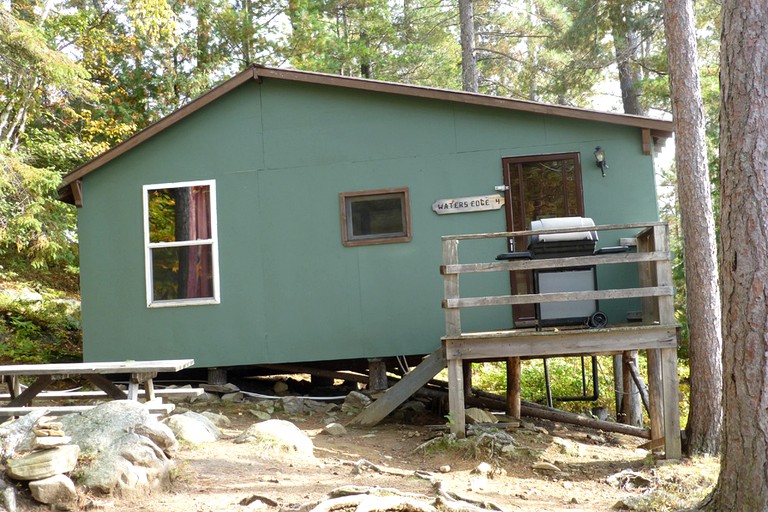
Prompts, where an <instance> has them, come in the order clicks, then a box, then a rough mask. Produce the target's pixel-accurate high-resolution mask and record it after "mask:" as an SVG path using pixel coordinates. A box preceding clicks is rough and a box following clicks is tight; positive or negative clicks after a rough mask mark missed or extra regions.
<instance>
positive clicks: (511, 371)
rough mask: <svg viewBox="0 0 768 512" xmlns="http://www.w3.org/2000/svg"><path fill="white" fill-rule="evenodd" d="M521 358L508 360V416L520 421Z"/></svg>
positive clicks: (509, 358)
mask: <svg viewBox="0 0 768 512" xmlns="http://www.w3.org/2000/svg"><path fill="white" fill-rule="evenodd" d="M520 406H521V400H520V358H519V357H508V358H507V407H506V411H505V412H506V414H507V416H511V417H513V418H515V419H516V420H519V419H520Z"/></svg>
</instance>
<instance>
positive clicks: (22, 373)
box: [0, 359, 195, 416]
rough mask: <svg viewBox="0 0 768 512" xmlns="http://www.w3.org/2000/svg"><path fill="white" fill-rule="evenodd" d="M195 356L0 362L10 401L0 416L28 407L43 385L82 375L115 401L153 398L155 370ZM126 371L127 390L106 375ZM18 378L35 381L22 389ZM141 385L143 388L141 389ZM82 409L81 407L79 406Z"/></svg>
mask: <svg viewBox="0 0 768 512" xmlns="http://www.w3.org/2000/svg"><path fill="white" fill-rule="evenodd" d="M193 364H195V360H194V359H164V360H156V361H116V362H95V363H53V364H18V365H0V382H3V383H5V384H6V385H7V386H8V391H9V398H10V401H9V402H7V403H4V404H2V405H0V415H2V416H8V415H17V414H18V413H19V411H20V410H21V409H23V408H28V407H30V406H31V404H32V401H33V400H34V399H35V398H38V397H39V396H42V395H41V393H43V392H44V391H45V390H46V388H48V387H49V385H50V384H51V383H52V382H54V381H55V380H61V379H65V378H69V377H76V376H79V377H83V378H85V379H86V380H87V381H89V382H90V383H91V384H93V385H94V386H95V387H97V388H99V389H100V390H101V391H103V392H104V393H106V395H107V396H108V397H109V398H112V399H115V400H138V399H139V395H142V396H145V397H146V400H147V402H153V401H155V399H156V392H155V387H154V384H153V379H154V378H155V377H157V374H158V373H172V372H178V371H180V370H183V369H184V368H189V367H190V366H192V365H193ZM114 374H127V375H129V380H128V391H127V392H126V391H124V390H122V389H120V388H119V387H117V386H116V385H115V384H114V383H113V382H112V381H111V380H109V379H108V378H107V377H105V375H114ZM19 377H34V378H35V380H34V382H32V384H30V385H29V386H28V387H27V388H26V389H22V387H21V384H20V382H19ZM141 386H143V387H144V389H143V392H141V390H140V388H141ZM80 408H82V407H80Z"/></svg>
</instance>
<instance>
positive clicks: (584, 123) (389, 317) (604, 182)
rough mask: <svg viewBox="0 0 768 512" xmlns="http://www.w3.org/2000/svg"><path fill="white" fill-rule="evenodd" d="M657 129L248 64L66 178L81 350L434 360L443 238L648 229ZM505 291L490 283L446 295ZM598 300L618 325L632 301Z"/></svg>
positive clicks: (664, 131)
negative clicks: (430, 356) (600, 158)
mask: <svg viewBox="0 0 768 512" xmlns="http://www.w3.org/2000/svg"><path fill="white" fill-rule="evenodd" d="M671 134H672V125H671V123H669V122H666V121H660V120H654V119H648V118H643V117H636V116H627V115H620V114H610V113H599V112H594V111H588V110H581V109H576V108H570V107H563V106H553V105H544V104H539V103H534V102H527V101H520V100H512V99H506V98H498V97H491V96H484V95H480V94H470V93H463V92H455V91H447V90H439V89H432V88H425V87H416V86H410V85H400V84H392V83H384V82H377V81H371V80H362V79H356V78H348V77H338V76H330V75H324V74H316V73H308V72H300V71H289V70H282V69H271V68H263V67H251V68H248V69H246V70H245V71H243V72H242V73H240V74H239V75H237V76H235V77H234V78H232V79H230V80H229V81H227V82H225V83H223V84H222V85H220V86H219V87H217V88H215V89H213V90H211V91H210V92H208V93H207V94H205V95H203V96H201V97H200V98H198V99H196V100H195V101H193V102H191V103H190V104H188V105H187V106H185V107H183V108H181V109H180V110H178V111H176V112H175V113H173V114H171V115H170V116H168V117H166V118H164V119H162V120H161V121H159V122H157V123H155V124H153V125H151V126H150V127H148V128H146V129H145V130H143V131H141V132H139V133H138V134H136V135H135V136H133V137H131V138H130V139H128V140H126V141H125V142H123V143H122V144H120V145H118V146H117V147H115V148H113V149H112V150H110V151H108V152H106V153H104V154H103V155H101V156H99V157H97V158H95V159H94V160H92V161H91V162H89V163H87V164H85V165H84V166H82V167H80V168H78V169H76V170H75V171H73V172H71V173H70V174H69V175H67V176H66V177H65V180H64V183H63V185H62V188H61V198H62V200H65V201H68V202H72V203H74V204H76V205H77V206H78V218H79V224H78V229H79V240H80V257H81V289H82V300H83V310H82V311H83V330H84V358H85V360H86V361H105V360H126V359H133V360H146V359H166V358H182V357H183V358H194V359H195V361H196V365H197V366H198V367H209V368H210V367H219V368H221V367H235V366H241V365H258V364H274V363H298V362H313V361H339V360H352V359H365V358H378V357H392V356H402V355H414V354H426V353H430V352H432V351H434V350H435V349H436V348H437V347H438V346H439V344H440V337H441V336H442V335H443V334H444V332H445V321H444V314H443V310H442V309H441V299H442V296H443V295H442V294H443V289H442V286H443V282H442V279H441V276H440V273H439V266H440V263H441V243H440V237H441V235H447V234H461V233H485V232H502V231H512V230H515V229H525V228H527V227H528V226H529V225H530V221H531V220H533V218H534V217H536V216H538V215H541V216H586V217H590V218H592V219H593V220H594V222H595V223H596V224H626V223H633V222H645V221H655V220H657V219H658V211H657V201H656V191H655V177H654V166H653V158H654V153H655V152H656V151H657V150H658V148H659V147H660V145H661V144H662V143H663V141H664V140H665V139H666V138H668V137H670V136H671ZM597 146H600V147H601V148H603V150H604V151H605V153H606V161H607V163H608V168H607V169H605V174H606V175H605V177H603V175H602V173H601V169H600V168H599V167H598V165H597V164H596V160H595V156H594V152H595V148H596V147H597ZM433 205H434V209H433ZM435 210H437V211H438V212H441V213H437V212H436V211H435ZM445 210H450V213H442V212H443V211H445ZM472 210H476V211H472ZM611 236H613V235H611ZM618 238H619V237H618V236H617V237H616V239H601V240H600V241H599V245H600V246H604V245H605V246H615V245H619V240H618ZM500 240H502V241H501V242H499V241H498V240H497V241H495V242H494V243H493V244H490V243H486V244H483V243H478V244H474V245H472V244H468V245H467V246H466V251H467V252H466V253H465V254H464V256H463V261H467V260H474V261H477V262H481V261H493V259H494V258H495V256H496V255H497V254H499V253H502V252H506V251H509V250H510V248H509V247H507V246H506V242H505V241H504V239H500ZM518 249H519V247H518ZM462 250H465V249H464V247H462ZM467 255H469V257H467ZM636 279H637V278H636V276H635V273H634V272H624V271H622V269H621V266H618V268H614V269H613V270H611V271H605V272H603V271H602V270H601V272H600V274H599V275H598V280H599V282H600V283H601V284H602V283H605V284H610V286H612V287H621V286H622V284H621V283H622V282H625V283H626V284H627V286H629V285H631V284H632V281H633V280H636ZM509 289H510V281H509V280H507V279H499V277H498V274H496V273H494V274H493V275H490V274H489V275H486V276H482V277H480V278H478V279H477V280H476V281H467V282H466V283H465V282H462V290H463V292H464V291H467V292H472V291H476V293H475V295H489V294H492V293H504V290H506V293H509ZM483 309H484V311H482V312H477V314H475V315H468V316H467V317H466V318H467V320H466V323H467V327H468V329H476V330H483V329H494V328H510V327H512V323H513V314H512V311H511V309H510V308H509V307H504V308H498V309H495V310H494V309H492V308H491V309H490V310H488V309H487V308H483ZM601 309H603V310H604V311H605V312H606V313H607V314H608V317H609V321H620V322H624V321H626V317H627V314H628V313H629V314H631V312H632V311H635V310H638V309H640V306H639V304H638V303H636V302H633V301H631V300H629V301H623V302H622V301H618V302H616V303H611V304H601ZM518 316H519V318H520V320H519V323H520V324H521V325H522V324H523V322H524V320H525V318H524V317H525V314H524V312H522V313H518Z"/></svg>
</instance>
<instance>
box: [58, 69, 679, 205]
mask: <svg viewBox="0 0 768 512" xmlns="http://www.w3.org/2000/svg"><path fill="white" fill-rule="evenodd" d="M265 79H267V80H271V79H275V80H289V81H294V82H305V83H312V84H320V85H329V86H334V87H345V88H348V89H358V90H365V91H374V92H381V93H386V94H398V95H402V96H412V97H416V98H429V99H434V100H440V101H449V102H454V103H464V104H467V105H479V106H486V107H493V108H499V109H506V110H516V111H521V112H532V113H537V114H544V115H550V116H557V117H566V118H571V119H581V120H587V121H597V122H603V123H610V124H616V125H622V126H634V127H637V128H641V129H643V132H644V144H645V138H646V137H645V134H648V135H649V136H650V137H652V138H653V139H654V140H657V141H658V140H660V139H662V140H663V139H667V138H669V137H671V136H672V132H673V125H672V122H671V121H664V120H660V119H653V118H649V117H643V116H635V115H628V114H620V113H612V112H599V111H596V110H588V109H583V108H576V107H568V106H563V105H552V104H547V103H537V102H535V101H527V100H518V99H512V98H504V97H500V96H491V95H487V94H478V93H470V92H464V91H452V90H448V89H438V88H434V87H424V86H419V85H409V84H399V83H393V82H384V81H380V80H370V79H364V78H356V77H347V76H338V75H329V74H325V73H315V72H310V71H296V70H288V69H278V68H270V67H265V66H259V65H252V66H250V67H248V68H246V69H245V70H243V71H242V72H240V73H238V74H237V75H235V76H234V77H232V78H230V79H229V80H227V81H225V82H223V83H222V84H220V85H218V86H217V87H215V88H213V89H211V90H210V91H208V92H206V93H205V94H203V95H201V96H199V97H197V98H196V99H194V100H193V101H191V102H189V103H187V104H186V105H184V106H183V107H181V108H179V109H177V110H176V111H174V112H172V113H171V114H169V115H168V116H166V117H164V118H162V119H160V120H158V121H156V122H155V123H152V124H151V125H149V126H147V127H146V128H144V129H143V130H141V131H139V132H137V133H136V134H134V135H133V136H131V137H129V138H128V139H126V140H124V141H123V142H121V143H120V144H118V145H116V146H115V147H113V148H111V149H109V150H108V151H106V152H104V153H102V154H101V155H99V156H97V157H95V158H93V159H92V160H90V161H88V162H86V163H85V164H83V165H81V166H80V167H78V168H77V169H75V170H74V171H72V172H70V173H69V174H67V175H66V176H64V178H63V181H62V184H61V186H60V187H59V199H61V200H62V201H65V202H68V203H75V204H77V203H79V197H78V196H79V193H80V190H79V183H78V181H79V180H80V179H82V178H83V177H84V176H86V175H87V174H90V173H91V172H93V171H95V170H97V169H99V168H100V167H101V166H103V165H104V164H106V163H107V162H110V161H111V160H113V159H115V158H117V157H118V156H120V155H122V154H123V153H125V152H127V151H129V150H131V149H132V148H134V147H136V146H138V145H139V144H141V143H142V142H144V141H145V140H147V139H149V138H151V137H154V136H155V135H156V134H158V133H160V132H161V131H163V130H165V129H166V128H168V127H170V126H171V125H173V124H175V123H177V122H178V121H180V120H182V119H183V118H185V117H187V116H188V115H190V114H192V113H194V112H196V111H197V110H199V109H201V108H202V107H204V106H206V105H208V104H209V103H211V102H213V101H215V100H216V99H218V98H220V97H221V96H224V95H225V94H227V93H228V92H230V91H231V90H233V89H235V88H237V87H239V86H240V85H242V84H244V83H246V82H249V81H251V80H255V81H257V82H262V81H263V80H265Z"/></svg>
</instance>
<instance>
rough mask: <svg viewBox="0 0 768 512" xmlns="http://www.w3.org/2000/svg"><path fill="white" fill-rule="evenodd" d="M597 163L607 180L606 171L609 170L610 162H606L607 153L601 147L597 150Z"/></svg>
mask: <svg viewBox="0 0 768 512" xmlns="http://www.w3.org/2000/svg"><path fill="white" fill-rule="evenodd" d="M595 162H596V163H597V166H598V167H599V168H600V172H602V173H603V178H605V170H606V169H607V168H608V162H606V161H605V151H604V150H603V148H601V147H600V146H597V147H596V148H595Z"/></svg>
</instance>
